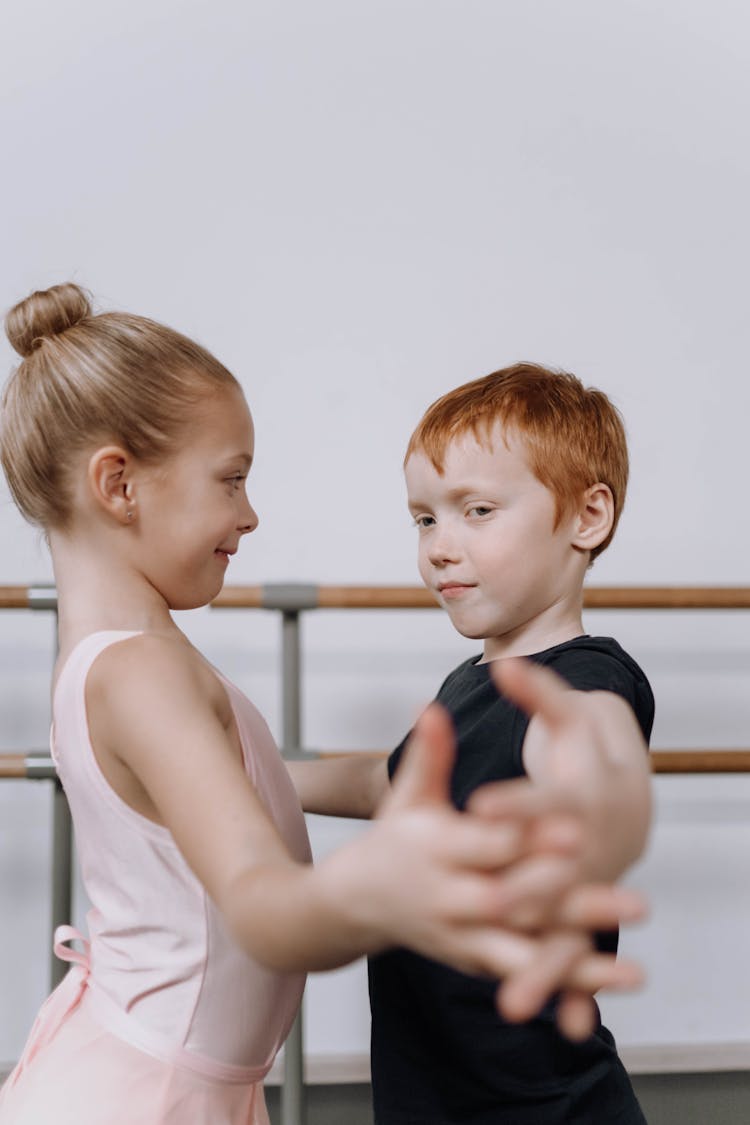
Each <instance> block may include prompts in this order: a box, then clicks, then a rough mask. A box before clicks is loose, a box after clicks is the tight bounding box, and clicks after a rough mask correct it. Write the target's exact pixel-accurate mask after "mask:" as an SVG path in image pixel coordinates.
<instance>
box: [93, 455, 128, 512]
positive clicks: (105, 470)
mask: <svg viewBox="0 0 750 1125" xmlns="http://www.w3.org/2000/svg"><path fill="white" fill-rule="evenodd" d="M134 469H135V464H134V460H133V457H132V455H131V454H130V453H128V452H127V451H126V450H125V449H122V447H121V446H119V445H105V446H102V448H101V449H97V451H96V453H93V454H92V455H91V457H90V458H89V463H88V473H87V476H88V484H89V489H90V490H91V495H92V496H93V498H94V502H95V503H96V504H97V505H98V507H99V508H100V510H103V511H104V512H106V513H107V514H108V515H109V516H111V517H112V518H113V519H114V520H116V522H117V523H120V524H123V525H128V524H133V523H134V522H135V517H136V503H135V482H134V476H135V473H134Z"/></svg>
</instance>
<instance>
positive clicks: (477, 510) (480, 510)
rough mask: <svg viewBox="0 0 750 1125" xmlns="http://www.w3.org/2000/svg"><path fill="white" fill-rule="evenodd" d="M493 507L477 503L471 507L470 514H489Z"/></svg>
mask: <svg viewBox="0 0 750 1125" xmlns="http://www.w3.org/2000/svg"><path fill="white" fill-rule="evenodd" d="M491 511H492V508H487V507H485V506H484V505H483V504H475V505H474V507H473V508H469V513H468V514H469V515H470V516H480V517H481V516H488V515H489V514H490V512H491Z"/></svg>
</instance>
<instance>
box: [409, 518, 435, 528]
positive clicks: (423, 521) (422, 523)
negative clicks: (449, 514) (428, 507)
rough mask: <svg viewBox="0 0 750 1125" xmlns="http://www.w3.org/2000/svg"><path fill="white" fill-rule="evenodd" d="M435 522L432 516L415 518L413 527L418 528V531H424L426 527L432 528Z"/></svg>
mask: <svg viewBox="0 0 750 1125" xmlns="http://www.w3.org/2000/svg"><path fill="white" fill-rule="evenodd" d="M434 522H435V517H434V516H415V517H414V526H415V527H418V528H419V530H420V531H424V530H425V529H426V528H428V527H432V525H433V524H434Z"/></svg>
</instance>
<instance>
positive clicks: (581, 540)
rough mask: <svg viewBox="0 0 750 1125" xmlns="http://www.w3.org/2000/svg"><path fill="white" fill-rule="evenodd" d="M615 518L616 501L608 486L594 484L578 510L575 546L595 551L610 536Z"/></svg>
mask: <svg viewBox="0 0 750 1125" xmlns="http://www.w3.org/2000/svg"><path fill="white" fill-rule="evenodd" d="M614 518H615V501H614V497H613V496H612V489H611V488H610V487H609V485H608V484H602V482H601V481H599V482H598V483H597V484H592V485H591V488H587V489H586V491H585V492H584V494H583V498H582V500H581V506H580V508H579V509H578V517H577V532H576V534H575V536H574V538H573V546H574V547H578V548H580V550H582V551H593V550H594V548H595V547H598V546H599V545H600V544H601V543H603V542H604V540H605V539H606V538H607V536H608V535H609V533H610V531H611V530H612V524H613V523H614Z"/></svg>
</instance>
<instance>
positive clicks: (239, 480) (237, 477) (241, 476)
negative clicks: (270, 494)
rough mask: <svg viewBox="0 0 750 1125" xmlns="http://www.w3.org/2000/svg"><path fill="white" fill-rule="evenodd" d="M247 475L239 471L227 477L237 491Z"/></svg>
mask: <svg viewBox="0 0 750 1125" xmlns="http://www.w3.org/2000/svg"><path fill="white" fill-rule="evenodd" d="M245 480H247V477H246V476H245V475H244V474H243V473H237V474H236V475H235V476H233V477H227V484H229V485H230V486H231V487H232V488H233V489H234V490H235V491H236V490H237V489H238V488H241V487H242V485H243V483H244V481H245Z"/></svg>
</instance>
